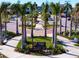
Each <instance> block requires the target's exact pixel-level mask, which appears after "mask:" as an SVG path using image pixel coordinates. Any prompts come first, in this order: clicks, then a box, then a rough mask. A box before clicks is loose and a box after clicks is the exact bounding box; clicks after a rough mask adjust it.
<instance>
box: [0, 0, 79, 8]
mask: <svg viewBox="0 0 79 59" xmlns="http://www.w3.org/2000/svg"><path fill="white" fill-rule="evenodd" d="M17 1H18V0H0V4H1V2H11V3H17ZM29 1H30V2H32V3H33V2H36V3H37V4H38V5H39V6H40V5H41V4H42V2H46V0H20V3H26V2H29ZM47 1H48V2H49V3H50V2H54V3H57V2H60V3H61V4H64V3H65V2H66V1H68V2H69V3H71V4H72V6H73V7H74V6H75V4H76V3H78V2H79V0H47Z"/></svg>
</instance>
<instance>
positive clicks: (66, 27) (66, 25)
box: [65, 15, 67, 35]
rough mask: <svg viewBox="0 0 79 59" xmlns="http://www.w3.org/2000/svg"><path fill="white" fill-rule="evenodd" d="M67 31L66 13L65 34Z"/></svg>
mask: <svg viewBox="0 0 79 59" xmlns="http://www.w3.org/2000/svg"><path fill="white" fill-rule="evenodd" d="M66 33H67V15H66V21H65V35H66Z"/></svg>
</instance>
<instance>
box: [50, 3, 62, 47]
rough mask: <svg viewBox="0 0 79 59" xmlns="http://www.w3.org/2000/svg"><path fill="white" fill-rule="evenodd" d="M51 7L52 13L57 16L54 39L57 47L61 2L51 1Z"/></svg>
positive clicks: (54, 44) (54, 45)
mask: <svg viewBox="0 0 79 59" xmlns="http://www.w3.org/2000/svg"><path fill="white" fill-rule="evenodd" d="M50 7H51V9H52V14H53V15H54V16H55V17H54V18H55V20H54V24H55V25H54V39H53V41H54V42H53V47H54V48H56V46H57V35H56V34H57V21H58V20H57V15H58V14H59V13H60V4H59V3H56V4H54V3H51V4H50Z"/></svg>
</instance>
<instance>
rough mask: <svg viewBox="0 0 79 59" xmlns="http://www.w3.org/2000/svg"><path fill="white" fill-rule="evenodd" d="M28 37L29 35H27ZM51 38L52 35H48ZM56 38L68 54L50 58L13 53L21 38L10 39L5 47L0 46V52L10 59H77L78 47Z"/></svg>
mask: <svg viewBox="0 0 79 59" xmlns="http://www.w3.org/2000/svg"><path fill="white" fill-rule="evenodd" d="M28 36H30V35H28ZM48 36H50V37H51V36H52V35H50V34H49V35H48ZM57 38H58V39H59V40H60V41H62V42H63V44H66V46H65V48H66V49H68V50H69V52H67V53H64V54H60V55H50V56H35V55H27V54H22V53H19V52H15V51H14V49H15V47H16V45H17V43H18V42H19V40H20V39H21V36H18V37H15V38H13V39H11V40H10V41H9V42H8V43H7V44H6V45H4V46H0V52H1V53H2V54H4V55H6V56H8V57H10V58H45V57H46V58H76V57H79V47H75V46H73V44H74V43H73V42H72V41H69V40H68V39H66V38H64V37H61V36H57Z"/></svg>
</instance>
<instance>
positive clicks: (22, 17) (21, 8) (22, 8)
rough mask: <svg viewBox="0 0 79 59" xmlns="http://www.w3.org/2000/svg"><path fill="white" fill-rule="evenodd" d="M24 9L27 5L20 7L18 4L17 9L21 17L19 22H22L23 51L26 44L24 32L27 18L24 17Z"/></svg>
mask: <svg viewBox="0 0 79 59" xmlns="http://www.w3.org/2000/svg"><path fill="white" fill-rule="evenodd" d="M26 7H27V5H26V4H24V5H21V4H18V7H17V8H18V9H19V14H20V16H21V19H22V20H21V21H22V46H21V48H22V49H24V48H25V46H26V44H27V36H26V34H27V32H26V20H27V16H26Z"/></svg>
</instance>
